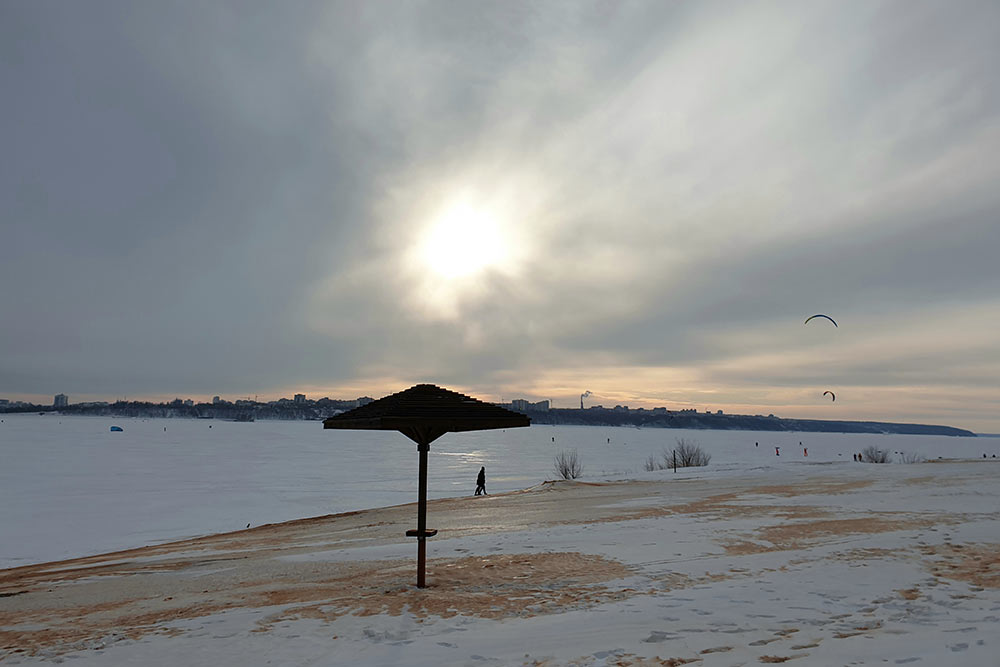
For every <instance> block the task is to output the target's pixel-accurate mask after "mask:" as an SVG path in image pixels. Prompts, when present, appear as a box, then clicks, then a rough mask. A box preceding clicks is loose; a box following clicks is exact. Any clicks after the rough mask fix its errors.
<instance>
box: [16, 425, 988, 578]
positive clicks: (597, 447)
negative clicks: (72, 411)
mask: <svg viewBox="0 0 1000 667" xmlns="http://www.w3.org/2000/svg"><path fill="white" fill-rule="evenodd" d="M111 425H121V426H122V427H123V428H124V429H125V430H124V431H123V432H121V433H112V432H110V430H109V429H110V426H111ZM210 426H211V428H209V427H210ZM677 438H687V439H689V440H695V441H697V442H699V443H700V444H701V446H702V447H703V448H704V449H705V450H706V451H708V452H709V453H710V454H711V455H712V461H711V463H710V465H709V466H708V467H707V468H703V469H702V468H699V469H697V470H692V471H687V472H682V473H679V474H681V475H688V476H690V475H695V476H726V475H732V474H738V475H742V474H745V473H746V472H748V471H752V470H754V469H759V468H766V469H772V468H778V469H784V470H796V469H798V468H801V467H802V466H803V465H805V464H817V463H831V462H844V461H847V462H848V463H850V462H851V455H852V454H853V453H856V452H859V451H861V449H863V448H864V447H866V446H869V445H874V446H878V447H881V448H884V449H886V450H888V451H890V452H897V451H906V452H910V453H914V454H920V455H923V456H925V457H927V458H935V459H936V458H937V457H945V458H979V457H981V456H982V455H983V454H984V453H988V454H989V455H992V454H997V455H998V456H1000V439H998V438H953V437H936V436H904V435H844V434H836V433H773V432H748V431H692V430H673V429H636V428H610V427H609V428H601V427H586V426H555V427H553V426H532V427H530V428H521V429H511V430H506V431H482V432H478V433H463V434H448V435H445V436H444V437H442V438H440V439H438V440H437V441H435V442H434V443H433V445H432V446H431V455H430V459H429V461H430V464H429V465H430V470H429V480H428V484H429V489H428V494H429V497H431V498H442V497H450V496H462V495H471V494H472V492H473V490H474V489H475V479H476V473H477V472H478V471H479V467H480V466H486V472H487V490H488V491H489V492H490V493H498V492H504V491H514V490H518V489H524V488H528V487H531V486H534V485H536V484H539V483H540V482H542V481H544V480H546V479H552V478H553V477H554V473H553V470H552V459H553V456H554V455H555V453H556V452H558V451H560V450H562V449H576V450H577V451H578V454H579V456H580V458H581V460H582V462H583V465H584V479H588V480H598V479H621V478H643V476H644V475H648V474H647V473H645V472H643V469H642V466H643V463H644V461H645V460H646V459H647V457H649V456H650V455H657V454H660V453H661V452H662V450H663V448H664V447H673V446H674V443H675V441H676V439H677ZM608 440H610V443H609V442H608ZM755 442H759V443H760V446H759V447H755V446H754V443H755ZM799 442H802V447H800V446H799ZM776 446H779V447H781V456H780V457H777V456H775V449H774V448H775V447H776ZM802 448H806V449H808V456H807V457H806V456H803V451H802ZM897 458H898V457H897ZM416 467H417V454H416V448H415V446H414V445H413V443H412V442H410V441H409V440H407V439H406V438H404V437H403V436H402V435H400V434H398V433H395V432H381V431H339V430H326V431H325V430H323V426H322V424H320V423H318V422H274V421H263V422H261V421H259V422H254V423H234V422H224V421H215V420H183V419H155V420H154V419H150V420H143V419H121V418H98V417H60V416H58V415H45V416H39V415H37V414H31V415H16V414H8V415H4V421H3V423H2V424H0V535H2V536H3V539H2V543H0V567H14V566H17V565H24V564H28V563H35V562H41V561H50V560H56V559H60V558H72V557H75V556H84V555H87V554H93V553H100V552H104V551H110V550H114V549H126V548H130V547H139V546H144V545H147V544H154V543H157V542H163V541H165V540H170V539H178V538H183V537H190V536H194V535H205V534H209V533H218V532H224V531H230V530H237V529H240V528H244V527H246V525H247V524H248V523H249V524H251V525H253V526H259V525H261V524H266V523H273V522H277V521H287V520H290V519H297V518H302V517H308V516H320V515H324V514H330V513H335V512H346V511H351V510H357V509H365V508H371V507H384V506H388V505H397V504H401V503H408V502H412V501H413V500H414V499H415V498H416V491H417V479H416Z"/></svg>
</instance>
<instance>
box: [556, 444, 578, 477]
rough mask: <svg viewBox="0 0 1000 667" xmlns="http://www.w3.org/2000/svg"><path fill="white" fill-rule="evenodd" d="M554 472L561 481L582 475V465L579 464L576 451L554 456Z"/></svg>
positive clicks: (564, 451) (563, 452) (562, 452)
mask: <svg viewBox="0 0 1000 667" xmlns="http://www.w3.org/2000/svg"><path fill="white" fill-rule="evenodd" d="M555 470H556V474H557V475H559V476H560V477H562V478H563V479H576V478H577V477H579V476H580V475H582V474H583V464H582V463H580V457H578V456H577V454H576V450H575V449H574V450H572V451H566V450H563V451H561V452H559V453H558V454H556V458H555Z"/></svg>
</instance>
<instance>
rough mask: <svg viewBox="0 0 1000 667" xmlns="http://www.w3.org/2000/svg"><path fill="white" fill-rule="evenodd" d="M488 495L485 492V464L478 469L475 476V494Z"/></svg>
mask: <svg viewBox="0 0 1000 667" xmlns="http://www.w3.org/2000/svg"><path fill="white" fill-rule="evenodd" d="M480 494H482V495H484V496H488V495H490V494H488V493H486V466H483V467H482V468H480V469H479V476H478V477H476V495H477V496H478V495H480Z"/></svg>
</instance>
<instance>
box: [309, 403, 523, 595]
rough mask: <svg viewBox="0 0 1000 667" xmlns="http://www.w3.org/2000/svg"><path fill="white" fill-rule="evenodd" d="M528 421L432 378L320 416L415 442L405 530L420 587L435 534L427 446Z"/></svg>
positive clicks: (332, 423)
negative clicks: (413, 509)
mask: <svg viewBox="0 0 1000 667" xmlns="http://www.w3.org/2000/svg"><path fill="white" fill-rule="evenodd" d="M530 425H531V420H530V419H529V418H528V417H527V416H526V415H523V414H521V413H518V412H512V411H511V410H506V409H504V408H501V407H498V406H496V405H490V404H489V403H484V402H482V401H479V400H476V399H474V398H472V397H470V396H466V395H464V394H459V393H457V392H454V391H449V390H447V389H443V388H441V387H437V386H435V385H432V384H418V385H416V386H413V387H410V388H409V389H407V390H405V391H401V392H399V393H397V394H392V395H390V396H386V397H384V398H380V399H378V400H377V401H372V402H371V403H369V404H368V405H362V406H361V407H359V408H355V409H353V410H348V411H347V412H343V413H341V414H339V415H335V416H333V417H329V418H327V419H325V420H324V421H323V428H343V429H368V430H377V431H399V432H400V433H402V434H403V435H405V436H406V437H407V438H409V439H410V440H413V441H414V442H415V443H417V452H418V455H419V458H420V469H419V473H418V474H419V477H418V489H419V490H418V492H417V494H418V495H417V529H416V530H408V531H406V535H407V537H416V538H417V586H418V587H419V588H424V570H425V566H426V562H427V547H426V539H427V538H428V537H433V536H434V535H436V534H437V531H436V530H428V529H427V452H429V451H430V448H431V443H432V442H434V441H435V440H437V439H438V438H440V437H441V436H442V435H444V434H445V433H458V432H461V431H485V430H488V429H495V428H517V427H519V426H530Z"/></svg>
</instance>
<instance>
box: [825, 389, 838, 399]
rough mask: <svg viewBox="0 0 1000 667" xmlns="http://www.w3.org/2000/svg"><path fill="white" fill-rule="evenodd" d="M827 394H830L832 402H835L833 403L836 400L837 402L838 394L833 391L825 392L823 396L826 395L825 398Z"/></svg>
mask: <svg viewBox="0 0 1000 667" xmlns="http://www.w3.org/2000/svg"><path fill="white" fill-rule="evenodd" d="M827 394H830V398H831V399H832V400H831V402H833V401H836V400H837V395H836V394H834V393H833V392H832V391H830V390H827V391H824V392H823V395H824V396H826V395H827Z"/></svg>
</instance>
